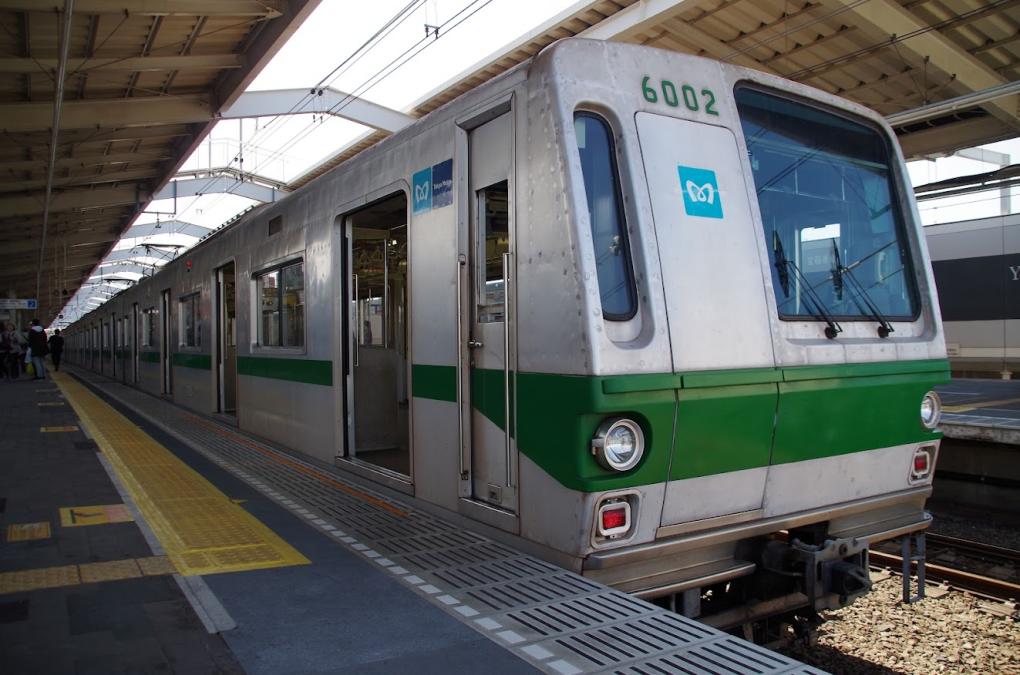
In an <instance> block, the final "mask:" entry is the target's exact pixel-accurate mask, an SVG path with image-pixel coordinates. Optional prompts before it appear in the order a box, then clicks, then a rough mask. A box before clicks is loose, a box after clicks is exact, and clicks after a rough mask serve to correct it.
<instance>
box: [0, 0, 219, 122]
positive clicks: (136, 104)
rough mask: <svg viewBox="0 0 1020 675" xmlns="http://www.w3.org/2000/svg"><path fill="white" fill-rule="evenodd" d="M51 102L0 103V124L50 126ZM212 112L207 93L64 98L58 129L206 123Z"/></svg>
mask: <svg viewBox="0 0 1020 675" xmlns="http://www.w3.org/2000/svg"><path fill="white" fill-rule="evenodd" d="M0 1H2V0H0ZM52 109H53V103H52V102H43V103H7V104H3V105H0V127H2V128H3V129H4V131H7V132H9V133H21V132H25V131H41V130H44V129H49V127H50V123H49V118H48V117H47V116H46V112H47V111H50V110H52ZM211 119H212V111H211V109H210V105H209V97H208V96H200V95H191V96H132V97H129V98H113V99H102V100H90V99H85V100H81V101H65V102H64V105H63V109H62V111H61V114H60V128H61V130H64V129H102V128H107V129H109V128H113V127H130V126H142V127H145V126H155V125H160V124H179V123H189V122H208V121H210V120H211Z"/></svg>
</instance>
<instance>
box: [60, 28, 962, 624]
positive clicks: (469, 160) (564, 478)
mask: <svg viewBox="0 0 1020 675" xmlns="http://www.w3.org/2000/svg"><path fill="white" fill-rule="evenodd" d="M68 334H69V344H68V347H69V349H68V356H69V357H71V358H73V359H74V360H75V361H76V362H77V363H78V364H81V365H83V366H85V367H88V368H91V369H94V370H97V371H100V372H102V373H105V374H107V375H110V376H112V377H116V378H120V379H122V380H123V381H125V382H127V383H129V384H132V385H134V386H137V387H140V388H142V389H144V390H146V391H149V392H151V393H153V394H162V395H164V396H166V397H169V398H172V399H173V401H175V402H176V403H178V404H180V405H183V406H187V407H189V408H191V409H193V410H196V411H199V412H202V413H217V414H221V415H230V416H234V418H235V419H236V423H237V425H238V426H239V427H240V428H241V429H244V430H246V431H249V432H252V433H254V434H258V435H260V436H262V437H266V438H268V439H272V440H274V441H277V442H279V443H280V444H282V445H285V446H288V447H290V448H293V449H295V450H298V451H300V452H302V453H305V454H307V455H309V456H312V457H315V458H318V459H320V460H325V461H329V462H335V463H336V464H337V465H338V466H340V467H342V468H343V469H345V470H347V471H350V472H353V473H356V474H358V475H360V476H362V477H366V478H369V479H371V480H373V481H376V482H377V483H379V484H382V485H385V486H388V487H390V488H393V489H395V490H398V491H401V492H403V493H405V494H407V495H410V496H411V497H413V499H415V500H416V501H417V503H419V504H421V505H422V506H423V507H425V508H432V509H437V510H441V511H443V512H444V513H445V514H447V515H449V516H452V517H455V518H459V519H460V520H461V521H462V522H468V521H470V522H473V523H475V524H476V525H477V526H478V527H481V528H483V529H485V530H486V531H487V532H488V533H489V534H492V535H493V536H496V537H500V538H503V539H505V540H508V541H511V542H513V543H514V544H515V545H518V546H520V547H523V548H525V549H526V550H528V551H530V552H532V553H535V554H537V555H539V556H542V557H544V558H546V559H548V560H551V561H554V562H556V563H558V564H561V565H563V566H565V567H568V568H571V569H574V570H578V571H581V572H583V573H584V574H586V575H589V576H590V577H592V578H595V579H598V580H600V581H603V582H605V583H607V584H611V585H614V586H616V587H618V588H621V589H623V590H626V591H629V592H632V593H635V594H638V595H641V596H643V597H649V598H660V599H661V601H662V602H668V603H676V606H677V607H678V609H680V610H681V611H683V612H684V613H685V614H687V615H690V616H700V617H702V618H703V619H705V620H707V621H711V622H713V623H715V624H717V625H722V626H730V625H735V624H741V623H744V624H746V623H747V622H750V621H752V620H755V619H759V618H762V617H766V616H770V615H776V614H783V615H785V616H786V617H787V618H789V616H790V614H791V613H794V614H796V615H797V617H799V618H805V619H810V618H811V617H812V615H813V613H814V612H815V611H816V610H818V609H820V608H823V607H833V606H838V605H841V604H845V603H847V602H850V601H852V599H853V598H854V597H856V596H858V595H860V594H861V593H864V592H866V591H867V590H868V588H869V582H868V577H867V570H866V564H865V563H866V552H867V549H868V546H869V544H871V543H874V542H875V541H878V540H882V539H887V538H892V537H896V536H900V535H903V534H905V533H909V532H915V531H918V530H921V529H923V528H925V527H927V525H928V522H929V517H928V515H927V514H926V513H925V511H924V502H925V499H926V498H927V496H928V495H929V494H930V491H931V487H930V484H931V474H932V471H933V469H934V464H935V461H936V455H937V452H938V444H939V438H940V436H939V434H938V433H937V432H936V431H934V428H935V425H936V424H937V422H938V415H939V406H938V400H937V397H935V396H934V395H933V394H931V393H930V390H931V388H932V387H933V386H934V385H935V384H937V383H939V382H942V381H945V380H946V379H947V378H948V364H947V362H946V359H945V357H946V352H945V341H944V339H943V334H942V328H941V324H940V320H939V310H938V303H937V299H936V297H935V293H934V286H933V283H932V276H931V268H930V264H929V261H928V257H927V253H926V249H925V243H924V239H923V237H922V236H921V234H920V228H919V220H918V216H917V212H916V207H915V204H914V202H913V198H912V193H911V190H910V186H909V184H908V182H907V176H906V172H905V170H904V165H903V160H902V156H901V155H900V153H899V151H898V147H897V145H896V143H895V140H894V138H893V135H892V133H891V131H890V129H889V128H888V127H887V126H886V125H885V124H884V123H883V122H882V120H881V118H879V117H878V116H877V115H875V114H874V113H872V112H870V111H868V110H866V109H864V108H861V107H858V106H854V105H852V104H848V103H847V102H845V101H843V100H841V99H838V98H836V97H832V96H829V95H826V94H824V93H822V92H818V91H816V90H813V89H810V88H807V87H804V86H801V85H797V84H793V83H790V82H786V81H783V80H780V79H777V78H774V77H771V76H768V75H765V74H762V73H760V72H756V71H752V70H747V69H742V68H738V67H734V66H730V65H726V64H721V63H717V62H713V61H709V60H705V59H701V58H697V57H691V56H687V55H682V54H677V53H673V52H668V51H660V50H654V49H648V48H642V47H636V46H632V45H623V44H616V43H607V42H599V41H589V40H566V41H562V42H559V43H557V44H555V45H553V46H551V47H549V48H548V49H546V50H544V51H543V52H542V53H541V54H539V55H538V56H536V57H535V58H534V59H533V60H532V61H531V62H529V63H527V64H523V65H522V66H520V67H518V68H515V69H514V70H512V71H510V72H508V73H506V74H504V75H503V76H501V77H499V78H496V79H494V80H493V81H491V82H489V83H487V84H485V85H483V86H481V87H479V88H477V89H475V90H473V91H471V92H469V93H467V94H464V95H463V96H461V97H460V98H458V99H457V100H456V101H454V102H452V103H450V104H448V105H446V106H444V107H443V108H441V109H439V110H437V111H435V112H433V113H432V114H430V115H428V116H427V117H425V118H423V119H421V120H419V121H418V122H417V123H416V124H414V125H412V126H411V127H409V128H408V129H406V130H404V131H402V132H400V133H398V134H396V135H394V136H393V137H391V138H389V139H388V140H386V141H385V142H383V143H380V144H379V145H377V146H375V147H373V148H371V149H369V150H367V151H365V152H363V153H361V154H360V155H358V156H357V157H356V158H354V159H352V160H350V161H348V162H346V163H345V164H343V165H341V166H340V167H338V168H337V169H335V170H334V171H332V172H330V173H329V174H326V175H324V176H322V177H320V178H319V179H317V180H316V181H314V182H313V183H311V184H309V185H308V186H306V187H304V188H303V189H301V190H299V191H297V192H295V193H294V194H291V195H289V196H288V197H286V198H285V199H283V200H282V201H280V202H278V203H275V204H270V205H266V206H263V207H261V208H259V209H256V210H253V211H251V212H249V213H248V214H246V215H244V216H243V217H242V218H241V219H240V220H239V221H237V222H235V223H233V224H232V225H230V226H229V227H226V228H223V229H222V230H221V231H219V232H217V233H216V234H215V235H214V236H212V237H210V238H208V239H207V240H205V241H203V242H202V243H201V244H200V245H198V246H197V247H195V248H194V249H193V250H191V251H189V252H187V253H186V254H185V255H184V256H182V257H181V258H179V259H178V260H176V261H175V262H173V263H171V264H169V265H167V266H166V267H165V268H164V269H163V270H162V271H160V272H159V273H158V274H156V275H154V276H153V277H151V278H147V279H144V280H143V281H142V282H140V283H139V284H137V285H136V286H135V287H133V288H131V289H129V290H126V291H124V292H122V293H120V294H119V295H117V296H116V297H114V298H113V299H111V300H110V301H109V302H107V303H106V304H105V305H103V306H102V307H101V308H99V309H97V310H96V311H94V312H92V313H90V314H89V315H87V316H85V317H83V318H82V319H81V320H80V321H78V322H76V323H75V324H74V325H73V326H72V327H70V328H69V330H68ZM797 617H794V618H797Z"/></svg>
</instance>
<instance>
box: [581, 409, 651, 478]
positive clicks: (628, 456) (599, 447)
mask: <svg viewBox="0 0 1020 675" xmlns="http://www.w3.org/2000/svg"><path fill="white" fill-rule="evenodd" d="M591 452H592V454H593V455H595V459H597V460H598V462H599V464H601V465H602V466H604V467H606V468H607V469H612V470H613V471H628V470H630V469H633V468H634V467H635V466H636V465H637V463H638V462H640V461H641V456H642V455H643V454H644V452H645V436H644V434H643V433H642V432H641V426H640V425H639V424H638V423H637V422H634V421H632V420H629V419H626V418H624V417H614V418H611V419H608V420H606V421H605V422H603V423H602V425H601V426H600V427H599V430H598V431H596V432H595V438H593V439H591Z"/></svg>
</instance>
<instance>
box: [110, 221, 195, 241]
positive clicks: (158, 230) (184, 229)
mask: <svg viewBox="0 0 1020 675" xmlns="http://www.w3.org/2000/svg"><path fill="white" fill-rule="evenodd" d="M213 229H215V228H212V227H206V226H204V225H196V224H195V223H188V222H185V221H183V220H164V221H163V222H161V223H144V224H141V225H134V226H132V227H131V229H129V230H126V231H125V232H124V234H122V235H121V237H120V238H121V239H135V238H137V237H151V236H153V235H157V234H183V235H186V236H188V237H198V238H199V239H201V238H202V237H204V236H205V235H207V234H209V233H210V232H212V231H213Z"/></svg>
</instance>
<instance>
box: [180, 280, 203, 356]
mask: <svg viewBox="0 0 1020 675" xmlns="http://www.w3.org/2000/svg"><path fill="white" fill-rule="evenodd" d="M200 297H201V296H200V295H199V294H198V293H192V294H191V295H189V296H186V297H183V298H181V299H180V305H181V311H180V312H179V314H180V319H179V321H180V326H179V330H178V331H177V334H178V335H180V336H181V346H182V347H199V346H201V344H202V330H201V326H200V325H199V321H198V319H199V307H198V302H199V298H200Z"/></svg>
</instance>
